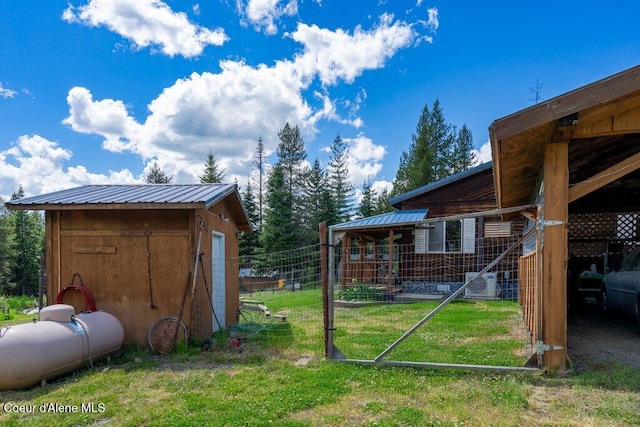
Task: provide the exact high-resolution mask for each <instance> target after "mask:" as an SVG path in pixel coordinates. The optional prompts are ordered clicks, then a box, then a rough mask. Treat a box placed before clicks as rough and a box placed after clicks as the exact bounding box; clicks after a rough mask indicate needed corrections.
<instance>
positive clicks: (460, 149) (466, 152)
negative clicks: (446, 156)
mask: <svg viewBox="0 0 640 427" xmlns="http://www.w3.org/2000/svg"><path fill="white" fill-rule="evenodd" d="M472 150H473V136H472V135H471V130H469V128H468V127H467V125H463V126H462V129H460V132H458V134H457V135H456V139H455V142H454V145H453V152H452V161H451V173H453V174H456V173H458V172H462V171H465V170H467V169H470V168H471V167H473V166H474V165H475V164H476V156H475V154H474V153H473V151H472Z"/></svg>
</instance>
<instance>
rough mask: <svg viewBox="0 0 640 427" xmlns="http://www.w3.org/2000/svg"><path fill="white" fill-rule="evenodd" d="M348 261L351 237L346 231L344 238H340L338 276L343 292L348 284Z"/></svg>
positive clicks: (349, 259)
mask: <svg viewBox="0 0 640 427" xmlns="http://www.w3.org/2000/svg"><path fill="white" fill-rule="evenodd" d="M350 261H351V235H350V234H349V232H348V231H347V232H346V233H345V235H344V237H343V238H342V272H341V275H340V276H341V277H340V279H341V280H340V282H341V283H342V289H343V290H344V289H345V288H346V287H347V286H348V284H349V283H348V282H350V280H348V279H349V278H348V277H347V276H348V275H349V269H350V267H349V263H350Z"/></svg>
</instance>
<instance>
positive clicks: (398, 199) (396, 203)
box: [389, 162, 493, 209]
mask: <svg viewBox="0 0 640 427" xmlns="http://www.w3.org/2000/svg"><path fill="white" fill-rule="evenodd" d="M492 167H493V162H487V163H482V164H480V165H478V166H475V167H473V168H471V169H467V170H465V171H462V172H458V173H456V174H453V175H451V176H448V177H446V178H443V179H440V180H438V181H435V182H432V183H429V184H427V185H423V186H422V187H418V188H416V189H415V190H411V191H407V192H406V193H403V194H400V195H398V196H395V197H392V198H390V199H389V204H390V205H391V206H393V207H395V208H398V209H400V208H401V206H402V202H405V201H407V200H409V199H413V198H414V197H417V196H420V195H423V194H426V193H429V192H430V191H433V190H435V189H438V188H441V187H444V186H446V185H449V184H453V183H455V182H457V181H460V180H463V179H465V178H468V177H470V176H473V175H475V174H477V173H480V172H484V171H486V170H488V169H491V168H492Z"/></svg>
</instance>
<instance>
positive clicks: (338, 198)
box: [327, 135, 354, 225]
mask: <svg viewBox="0 0 640 427" xmlns="http://www.w3.org/2000/svg"><path fill="white" fill-rule="evenodd" d="M348 161H349V153H348V151H347V145H346V144H345V143H344V141H343V140H342V138H340V135H338V136H336V138H335V139H334V140H333V143H332V144H331V155H330V158H329V170H328V176H327V185H328V187H329V190H330V191H331V196H332V198H333V200H334V203H335V209H336V218H335V221H336V222H333V223H328V224H327V225H332V224H336V223H341V222H345V221H349V219H351V215H352V214H353V210H354V209H353V205H354V202H353V186H352V185H351V182H349V167H348Z"/></svg>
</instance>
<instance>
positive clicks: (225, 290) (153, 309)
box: [7, 184, 251, 346]
mask: <svg viewBox="0 0 640 427" xmlns="http://www.w3.org/2000/svg"><path fill="white" fill-rule="evenodd" d="M7 206H8V207H9V209H14V210H16V209H24V210H44V211H45V219H46V234H45V239H46V246H45V251H46V256H45V258H46V272H47V289H46V296H47V301H48V303H52V302H53V301H54V300H55V298H56V297H57V296H58V295H59V294H60V292H61V291H62V290H63V289H64V288H65V287H66V286H68V285H69V284H70V283H71V281H72V278H73V277H74V275H76V274H78V275H79V276H80V278H81V279H82V282H83V284H84V286H85V287H86V288H87V289H88V290H89V291H90V292H91V293H92V294H93V297H94V299H95V305H96V308H97V309H98V310H104V311H105V312H108V313H110V314H112V315H114V316H115V317H117V318H118V319H119V320H120V321H121V322H122V324H123V326H124V330H125V342H126V343H136V344H139V345H142V346H147V344H148V343H147V333H148V330H149V328H150V326H151V325H152V324H153V322H154V321H156V320H157V319H158V318H160V317H161V316H178V314H179V313H180V312H181V305H182V302H183V300H185V304H184V310H183V320H184V323H185V324H186V325H187V326H188V328H189V333H190V335H191V336H195V337H200V338H204V337H206V336H209V335H210V334H211V333H212V332H213V331H214V330H216V329H218V328H219V327H224V326H226V325H229V324H232V323H235V322H236V321H237V309H238V301H239V295H238V266H237V260H238V238H239V234H240V232H250V231H251V225H250V222H249V220H248V216H247V213H246V210H245V208H244V206H243V204H242V201H241V199H240V195H239V193H238V189H237V187H236V186H235V185H233V184H197V185H172V184H151V185H87V186H82V187H78V188H72V189H68V190H63V191H58V192H55V193H50V194H44V195H40V196H35V197H27V198H23V199H19V200H14V201H11V202H9V203H7ZM198 247H199V250H198ZM196 258H198V260H199V265H198V269H197V271H194V268H195V266H196V262H195V260H196ZM194 277H195V287H194V286H193V284H194ZM79 282H80V280H79V278H78V277H76V279H75V283H76V284H79ZM194 290H195V292H194ZM185 295H186V298H185ZM63 302H65V303H71V304H72V305H74V306H75V307H76V310H77V311H81V310H83V309H85V298H84V297H83V295H82V293H81V292H77V291H75V290H73V291H69V292H66V293H65V294H64V296H63ZM214 313H215V315H214Z"/></svg>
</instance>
